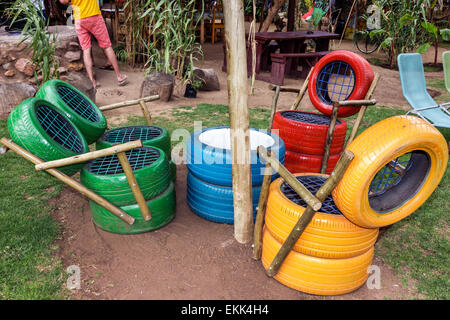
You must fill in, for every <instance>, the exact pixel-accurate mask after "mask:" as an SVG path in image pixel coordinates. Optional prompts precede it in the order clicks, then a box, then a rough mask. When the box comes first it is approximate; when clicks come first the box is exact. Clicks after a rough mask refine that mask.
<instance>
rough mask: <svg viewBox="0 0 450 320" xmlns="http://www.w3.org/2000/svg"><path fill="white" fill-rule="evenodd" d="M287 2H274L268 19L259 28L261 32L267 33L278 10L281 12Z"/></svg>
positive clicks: (274, 0)
mask: <svg viewBox="0 0 450 320" xmlns="http://www.w3.org/2000/svg"><path fill="white" fill-rule="evenodd" d="M285 2H286V0H272V6H271V7H270V8H269V10H268V12H267V17H266V19H265V20H264V21H263V23H262V24H261V26H260V28H259V31H260V32H266V31H267V30H269V27H270V24H271V23H272V20H273V18H274V17H275V15H276V14H277V13H278V10H280V9H281V8H282V7H283V6H284V3H285Z"/></svg>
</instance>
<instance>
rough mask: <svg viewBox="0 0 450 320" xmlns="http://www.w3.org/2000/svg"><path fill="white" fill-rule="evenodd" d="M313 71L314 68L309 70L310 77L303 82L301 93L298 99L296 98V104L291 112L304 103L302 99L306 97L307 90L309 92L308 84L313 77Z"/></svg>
mask: <svg viewBox="0 0 450 320" xmlns="http://www.w3.org/2000/svg"><path fill="white" fill-rule="evenodd" d="M313 70H314V68H311V70H309V73H308V76H307V77H306V79H305V81H304V82H303V85H302V87H301V89H300V92H299V93H298V95H297V97H296V98H295V101H294V104H292V107H291V110H297V109H298V106H299V105H300V102H302V99H303V97H304V96H305V93H306V90H308V82H309V78H310V77H311V73H312V72H313Z"/></svg>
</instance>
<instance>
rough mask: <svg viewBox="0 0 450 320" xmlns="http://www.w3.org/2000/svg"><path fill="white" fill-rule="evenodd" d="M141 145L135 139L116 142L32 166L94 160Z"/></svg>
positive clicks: (60, 165) (43, 166)
mask: <svg viewBox="0 0 450 320" xmlns="http://www.w3.org/2000/svg"><path fill="white" fill-rule="evenodd" d="M141 147H142V141H141V140H135V141H130V142H126V143H122V144H118V145H115V146H113V147H109V148H106V149H102V150H96V151H92V152H88V153H83V154H80V155H76V156H73V157H69V158H64V159H58V160H53V161H47V162H43V163H39V164H37V165H35V166H34V167H35V168H36V170H37V171H42V170H48V169H53V168H59V167H64V166H68V165H72V164H76V163H82V162H86V161H90V160H94V159H97V158H101V157H107V156H111V155H113V154H116V153H119V152H124V151H128V150H131V149H135V148H141Z"/></svg>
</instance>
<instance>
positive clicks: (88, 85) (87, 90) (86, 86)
mask: <svg viewBox="0 0 450 320" xmlns="http://www.w3.org/2000/svg"><path fill="white" fill-rule="evenodd" d="M61 80H63V81H66V82H68V83H70V84H71V85H73V86H74V87H75V88H77V89H79V90H80V91H81V92H83V93H84V94H85V95H87V96H88V97H89V99H91V100H92V101H93V102H94V103H95V93H96V90H95V89H94V86H93V85H92V82H91V80H89V78H88V77H86V76H85V75H83V74H82V73H80V72H71V73H68V74H67V75H64V76H62V77H61Z"/></svg>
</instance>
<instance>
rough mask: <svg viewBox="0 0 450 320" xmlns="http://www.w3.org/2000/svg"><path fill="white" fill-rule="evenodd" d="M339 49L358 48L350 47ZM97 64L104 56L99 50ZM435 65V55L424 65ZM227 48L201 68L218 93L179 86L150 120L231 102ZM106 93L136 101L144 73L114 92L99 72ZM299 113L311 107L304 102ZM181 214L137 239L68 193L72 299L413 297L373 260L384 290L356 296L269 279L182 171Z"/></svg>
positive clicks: (388, 93) (395, 79)
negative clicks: (210, 216)
mask: <svg viewBox="0 0 450 320" xmlns="http://www.w3.org/2000/svg"><path fill="white" fill-rule="evenodd" d="M341 48H342V49H350V50H353V45H352V44H351V42H349V41H344V42H343V43H342V46H341ZM95 54H96V64H97V65H101V64H102V63H103V62H104V61H102V60H103V59H104V57H103V56H102V54H101V52H100V51H99V50H98V48H97V50H96V51H95ZM431 59H432V52H430V53H429V54H428V55H426V56H425V57H424V60H425V61H424V62H429V61H431ZM222 61H223V52H222V44H215V45H212V44H205V45H204V60H203V61H202V62H201V64H199V66H200V67H203V68H214V69H215V70H216V71H217V73H218V75H219V80H220V84H221V90H220V91H213V92H199V93H198V96H197V99H188V98H184V97H183V96H182V93H183V90H182V88H178V90H177V92H176V94H175V97H174V98H173V100H172V101H170V102H169V103H167V104H162V103H160V102H153V103H150V104H149V107H150V110H151V112H152V113H153V114H157V113H158V112H159V111H162V110H166V109H170V108H175V107H177V106H180V105H196V104H199V103H211V104H227V101H228V98H227V83H226V74H225V73H223V72H222V71H221V67H222ZM373 68H374V70H375V71H376V72H380V73H381V76H382V78H381V79H382V80H381V81H380V84H379V85H378V88H377V91H376V92H375V96H374V97H375V99H377V101H378V103H379V104H381V105H385V106H397V107H401V108H407V103H406V101H405V100H404V98H403V96H402V94H401V85H400V80H399V76H398V72H397V71H392V70H387V69H384V68H381V67H376V66H374V67H373ZM95 72H96V75H97V80H98V81H99V82H100V84H101V87H100V88H99V89H98V92H97V103H98V105H99V106H102V105H106V104H109V103H114V102H120V101H124V100H127V99H135V98H137V97H138V96H139V90H140V84H141V81H142V79H143V78H144V73H143V72H142V71H133V70H129V69H126V68H124V69H123V72H124V73H126V74H127V75H128V77H129V80H130V83H129V84H128V85H127V86H125V87H117V85H116V82H115V77H114V73H113V72H111V71H104V70H100V69H97V68H96V69H95ZM427 77H430V78H431V77H441V78H442V77H443V75H442V72H435V73H427ZM301 83H302V80H298V79H287V81H286V83H285V85H289V86H300V85H301ZM294 97H295V94H291V93H284V94H282V95H281V97H280V99H279V106H280V107H281V108H287V107H289V106H290V104H291V103H292V101H293V99H294ZM271 101H272V92H271V91H270V90H269V89H268V83H266V82H262V81H256V86H255V94H254V95H253V96H250V97H249V105H250V106H251V107H253V106H258V107H270V104H271ZM301 107H302V108H304V109H308V108H312V106H311V104H310V102H309V99H307V98H305V99H304V101H303V103H302V105H301ZM129 114H136V115H140V111H139V108H137V107H129V108H124V109H119V110H114V111H109V112H106V116H107V117H109V118H110V119H112V118H114V121H117V120H119V121H120V118H126V116H127V115H129ZM177 174H178V179H177V182H176V192H177V213H176V217H175V219H174V220H173V221H172V222H171V223H170V224H169V225H167V226H165V227H163V228H162V229H160V230H157V231H154V232H150V233H145V234H140V235H117V234H112V233H108V232H104V231H102V230H100V229H98V228H96V227H95V226H94V224H93V223H92V221H91V214H90V209H89V204H88V201H87V200H86V198H85V197H83V196H81V195H80V194H79V193H77V192H75V191H73V190H71V189H66V190H65V191H63V192H62V194H61V196H60V197H59V198H58V199H55V200H54V203H55V205H56V207H57V209H56V210H55V211H54V213H53V214H54V217H55V218H56V220H57V221H58V223H59V224H60V225H61V228H62V230H63V232H62V239H61V240H58V245H59V247H60V250H59V256H60V257H61V258H62V261H63V263H64V266H66V267H67V266H70V265H78V266H79V267H80V268H81V279H82V285H81V289H80V290H74V291H72V292H71V295H72V298H73V299H275V300H276V299H405V298H411V297H414V293H413V292H412V291H410V290H407V289H405V288H404V287H403V286H402V285H401V283H400V281H399V279H398V277H397V276H396V274H395V273H394V272H393V271H392V270H391V269H390V268H389V267H388V266H387V265H386V264H384V263H383V261H381V260H380V259H379V258H377V257H375V259H374V262H373V264H374V265H377V266H378V267H380V269H381V289H378V290H377V289H372V290H370V289H368V287H367V286H366V285H364V286H362V287H361V288H360V289H359V290H357V291H355V292H353V293H350V294H346V295H342V296H337V297H318V296H312V295H308V294H304V293H301V292H297V291H295V290H292V289H290V288H287V287H285V286H283V285H282V284H280V283H278V282H277V281H275V280H273V279H269V278H268V277H266V275H265V273H264V269H263V267H262V265H261V262H259V261H254V260H253V259H252V258H251V252H252V250H251V246H250V245H241V244H238V243H237V242H236V241H235V240H234V236H233V226H231V225H226V224H218V223H213V222H210V221H207V220H204V219H202V218H200V217H198V216H197V215H195V214H194V213H193V212H191V211H190V209H189V207H188V206H187V203H186V174H187V170H186V167H185V166H184V165H180V166H178V168H177Z"/></svg>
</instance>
